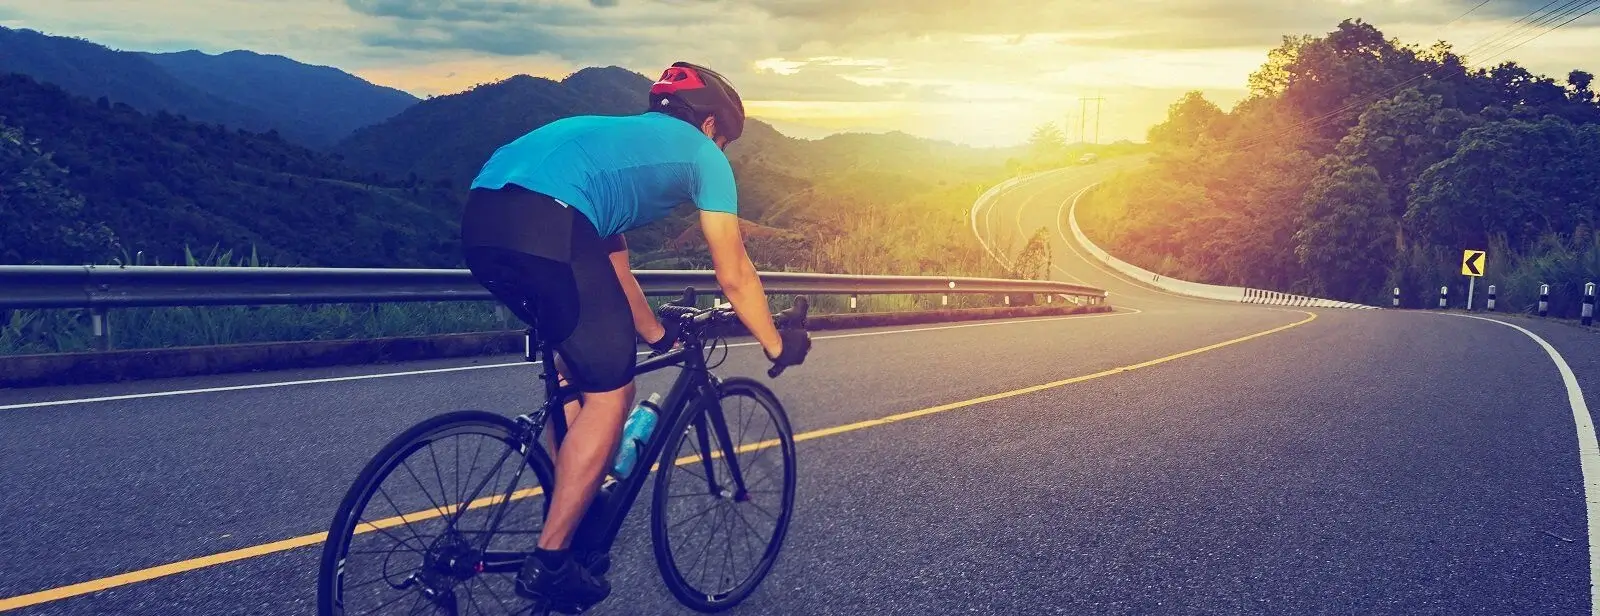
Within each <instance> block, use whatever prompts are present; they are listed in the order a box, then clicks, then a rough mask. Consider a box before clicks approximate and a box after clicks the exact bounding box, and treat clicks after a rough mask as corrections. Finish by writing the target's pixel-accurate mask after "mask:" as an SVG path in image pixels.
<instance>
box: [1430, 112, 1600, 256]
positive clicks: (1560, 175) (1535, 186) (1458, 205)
mask: <svg viewBox="0 0 1600 616" xmlns="http://www.w3.org/2000/svg"><path fill="white" fill-rule="evenodd" d="M1597 135H1600V126H1595V125H1589V126H1586V127H1584V128H1583V129H1581V130H1580V129H1579V128H1577V127H1576V126H1574V125H1573V124H1572V123H1571V122H1568V121H1566V120H1564V119H1561V118H1559V117H1556V116H1547V117H1545V118H1544V119H1542V120H1540V121H1538V122H1528V121H1523V120H1516V119H1511V120H1506V121H1503V122H1492V123H1488V124H1485V125H1483V126H1479V127H1476V128H1472V129H1470V130H1467V131H1466V132H1464V133H1462V135H1461V138H1460V146H1459V147H1458V148H1457V149H1456V150H1455V151H1454V152H1453V153H1452V154H1451V155H1450V156H1449V157H1448V158H1446V159H1445V160H1443V161H1441V162H1439V163H1438V164H1436V165H1434V166H1432V167H1430V168H1428V169H1427V170H1426V171H1424V172H1423V173H1422V174H1421V175H1420V177H1419V178H1418V179H1417V182H1416V187H1415V189H1414V190H1413V192H1412V195H1411V200H1410V204H1409V206H1408V207H1407V209H1406V215H1405V220H1406V224H1407V225H1408V226H1410V227H1412V228H1414V229H1416V230H1417V232H1418V233H1420V234H1422V235H1423V236H1424V237H1426V238H1427V240H1429V241H1430V242H1432V243H1434V244H1437V245H1441V246H1446V247H1451V248H1465V247H1468V246H1482V245H1485V244H1486V243H1487V242H1488V241H1489V240H1490V238H1491V237H1493V236H1495V235H1497V234H1501V233H1503V234H1505V236H1506V240H1507V241H1508V242H1509V244H1510V246H1511V247H1512V248H1514V249H1518V248H1525V247H1528V246H1529V245H1531V244H1532V242H1533V241H1535V240H1536V239H1537V238H1538V237H1539V235H1540V234H1543V233H1546V232H1566V233H1570V232H1571V231H1572V229H1574V228H1576V227H1577V225H1579V224H1580V223H1584V224H1589V225H1591V226H1592V225H1593V224H1594V222H1595V220H1594V219H1595V216H1596V212H1600V149H1597V148H1596V147H1595V146H1600V137H1597ZM1530 161H1537V164H1530Z"/></svg>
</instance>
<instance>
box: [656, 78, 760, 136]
mask: <svg viewBox="0 0 1600 616" xmlns="http://www.w3.org/2000/svg"><path fill="white" fill-rule="evenodd" d="M674 99H676V102H677V103H678V104H679V105H681V106H683V107H687V108H688V110H689V111H690V112H692V113H693V114H694V115H695V116H696V117H703V116H705V115H706V114H711V116H712V117H715V118H716V119H717V134H718V135H719V136H722V137H726V138H727V139H728V142H729V143H732V142H733V141H734V140H735V139H738V138H739V135H740V134H742V133H743V132H744V103H743V102H741V101H740V100H739V93H738V92H737V91H735V90H734V89H733V84H730V83H728V79H727V78H726V77H723V76H722V75H721V74H719V73H717V72H716V71H713V70H711V69H709V68H706V67H703V66H697V65H694V64H690V63H688V62H673V63H672V66H670V67H668V68H667V70H665V71H663V72H662V73H661V79H660V80H658V81H656V83H655V85H652V86H650V108H651V109H653V110H660V111H669V110H670V109H671V107H672V106H673V103H674Z"/></svg>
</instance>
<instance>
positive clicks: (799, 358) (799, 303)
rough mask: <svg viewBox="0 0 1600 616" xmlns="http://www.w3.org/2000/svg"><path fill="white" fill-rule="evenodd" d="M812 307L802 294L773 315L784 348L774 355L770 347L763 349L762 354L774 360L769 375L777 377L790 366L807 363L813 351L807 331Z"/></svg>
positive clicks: (768, 371)
mask: <svg viewBox="0 0 1600 616" xmlns="http://www.w3.org/2000/svg"><path fill="white" fill-rule="evenodd" d="M809 309H810V301H809V300H807V299H806V296H804V295H801V296H799V297H796V298H794V305H792V306H790V307H789V309H787V310H784V311H783V312H780V313H778V314H776V315H773V320H774V324H775V325H777V326H778V339H779V340H781V341H782V342H783V349H782V350H780V351H779V352H778V356H777V357H773V356H772V353H771V351H770V350H768V349H762V350H761V352H762V354H764V355H766V356H767V360H769V361H771V362H772V368H771V369H769V370H767V376H770V377H773V378H777V376H778V375H779V374H782V373H783V370H784V369H785V368H788V367H789V366H798V365H800V364H803V363H805V361H806V355H808V354H810V353H811V334H808V333H806V313H807V312H808V310H809Z"/></svg>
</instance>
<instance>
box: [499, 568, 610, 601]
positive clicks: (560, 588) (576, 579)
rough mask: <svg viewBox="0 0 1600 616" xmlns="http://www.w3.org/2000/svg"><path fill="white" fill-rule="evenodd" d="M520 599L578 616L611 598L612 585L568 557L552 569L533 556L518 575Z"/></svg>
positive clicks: (517, 587) (517, 585) (517, 586)
mask: <svg viewBox="0 0 1600 616" xmlns="http://www.w3.org/2000/svg"><path fill="white" fill-rule="evenodd" d="M516 591H517V595H519V596H521V597H523V598H526V599H532V600H536V601H542V602H544V604H545V605H546V606H548V607H549V608H550V609H551V610H554V611H557V612H565V613H569V614H575V613H578V612H581V611H583V610H586V609H589V608H590V607H591V606H593V605H594V604H596V603H599V602H601V601H602V600H604V599H605V598H606V597H607V596H609V595H610V594H611V584H610V583H609V582H606V580H605V578H602V577H598V576H596V575H594V574H593V573H591V572H590V571H589V568H588V567H586V566H584V564H583V563H579V562H578V561H576V560H573V559H572V557H571V556H570V555H569V556H567V557H566V558H564V559H562V561H561V566H559V567H556V568H554V569H551V568H550V567H548V566H546V565H545V564H544V561H543V560H541V559H540V558H539V557H537V556H530V557H528V560H527V562H526V563H523V565H522V570H521V571H518V572H517V584H516Z"/></svg>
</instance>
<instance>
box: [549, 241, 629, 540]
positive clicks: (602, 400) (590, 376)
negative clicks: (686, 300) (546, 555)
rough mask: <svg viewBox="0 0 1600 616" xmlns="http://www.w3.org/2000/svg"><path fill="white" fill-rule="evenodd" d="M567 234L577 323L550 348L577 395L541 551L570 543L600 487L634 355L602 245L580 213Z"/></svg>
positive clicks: (622, 301)
mask: <svg viewBox="0 0 1600 616" xmlns="http://www.w3.org/2000/svg"><path fill="white" fill-rule="evenodd" d="M572 237H573V239H572V263H571V265H572V273H573V277H574V280H575V281H576V286H577V295H576V300H577V303H578V322H577V325H576V327H574V328H573V330H572V334H571V335H570V336H568V337H567V338H566V339H565V340H563V341H562V342H561V343H560V344H558V345H556V352H557V354H558V355H560V358H561V360H562V363H563V364H565V367H566V374H567V376H568V378H570V379H571V380H572V382H573V384H574V385H576V386H577V388H578V390H579V391H580V392H582V393H583V398H584V399H583V404H582V408H581V410H580V411H579V412H578V414H577V417H576V419H575V420H573V421H572V422H571V424H570V425H569V426H568V431H567V437H566V440H565V442H564V443H563V446H562V447H561V451H559V452H558V453H557V456H556V489H555V491H554V492H553V493H552V494H551V503H550V513H549V515H548V516H547V517H546V519H545V526H544V531H543V532H542V533H541V534H540V536H539V547H540V548H543V549H546V550H564V549H566V548H567V547H568V546H569V545H570V544H571V541H572V533H573V531H574V530H576V529H577V526H578V523H579V521H580V519H581V518H582V516H583V513H584V512H585V511H586V510H587V509H588V506H589V502H590V501H591V500H592V499H593V497H594V494H595V492H596V491H597V490H598V489H599V487H600V483H601V481H602V480H603V478H604V476H605V468H606V466H607V464H608V463H609V462H610V461H611V459H612V456H613V454H615V453H616V450H617V445H618V443H619V440H620V439H621V437H622V424H623V421H624V419H625V418H626V416H627V411H628V407H629V406H630V405H632V403H633V398H634V384H633V369H634V367H635V365H636V362H637V357H636V355H635V350H636V349H637V345H636V341H635V331H634V323H633V313H632V308H631V307H630V306H629V304H628V299H627V296H626V295H625V294H624V293H623V291H622V285H621V283H620V282H619V281H618V280H617V276H616V273H615V270H613V268H612V265H611V261H610V258H609V254H608V253H607V251H606V248H605V245H604V244H603V243H602V242H601V241H600V238H599V237H598V235H597V233H596V232H595V229H594V227H593V226H592V225H591V224H590V223H589V221H588V220H587V219H585V218H584V217H583V216H581V215H579V216H575V217H574V220H573V236H572Z"/></svg>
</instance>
